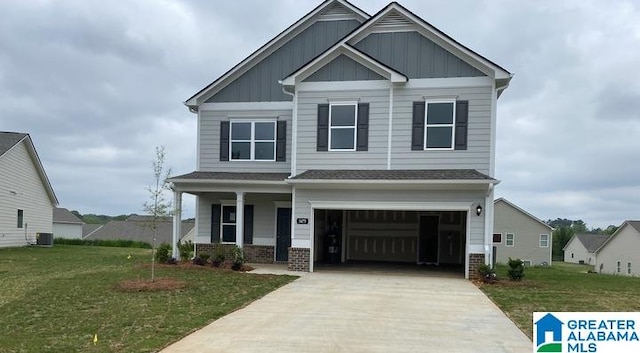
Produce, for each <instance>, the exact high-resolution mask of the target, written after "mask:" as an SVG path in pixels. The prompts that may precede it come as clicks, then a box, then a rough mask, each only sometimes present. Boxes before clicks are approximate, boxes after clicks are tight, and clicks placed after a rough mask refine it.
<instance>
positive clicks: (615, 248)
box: [595, 221, 640, 276]
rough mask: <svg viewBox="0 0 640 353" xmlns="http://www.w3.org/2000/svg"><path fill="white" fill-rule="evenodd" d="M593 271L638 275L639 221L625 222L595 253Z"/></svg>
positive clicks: (639, 265) (639, 272)
mask: <svg viewBox="0 0 640 353" xmlns="http://www.w3.org/2000/svg"><path fill="white" fill-rule="evenodd" d="M595 254H596V261H595V270H596V271H597V272H599V273H608V274H616V275H625V276H639V275H640V221H625V222H624V223H623V224H622V225H621V226H620V228H618V230H616V231H615V233H613V234H612V235H611V236H610V237H609V238H608V239H607V240H606V241H604V242H603V243H602V245H600V246H599V247H598V248H597V249H596V251H595Z"/></svg>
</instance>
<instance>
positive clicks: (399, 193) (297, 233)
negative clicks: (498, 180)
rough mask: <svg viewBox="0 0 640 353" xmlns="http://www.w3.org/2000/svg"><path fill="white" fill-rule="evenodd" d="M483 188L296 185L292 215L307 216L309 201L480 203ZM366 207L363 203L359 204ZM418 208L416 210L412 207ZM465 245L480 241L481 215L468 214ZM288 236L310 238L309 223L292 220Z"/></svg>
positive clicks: (301, 238) (309, 210)
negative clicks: (325, 186) (322, 186)
mask: <svg viewBox="0 0 640 353" xmlns="http://www.w3.org/2000/svg"><path fill="white" fill-rule="evenodd" d="M485 194H486V191H466V190H378V189H376V190H372V189H362V190H349V189H324V188H323V189H301V188H296V192H295V200H294V203H295V207H294V212H295V214H294V215H293V218H294V219H297V218H307V219H311V218H312V214H311V202H314V201H315V202H318V201H349V202H352V201H354V200H357V201H358V202H361V203H363V204H366V202H389V203H391V202H444V203H446V202H464V203H469V204H474V205H477V204H480V205H482V206H483V208H485V209H486V207H485V205H484V200H485ZM363 209H365V210H366V206H365V207H364V208H363ZM416 211H418V210H416ZM470 218H471V223H470V230H471V234H470V235H469V245H483V244H484V217H478V216H476V215H475V214H472V215H471V217H470ZM292 240H294V241H295V240H298V241H302V242H305V241H309V242H311V241H312V240H313V234H311V227H310V226H309V225H308V224H294V229H293V235H292Z"/></svg>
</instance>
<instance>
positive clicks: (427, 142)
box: [170, 0, 511, 277]
mask: <svg viewBox="0 0 640 353" xmlns="http://www.w3.org/2000/svg"><path fill="white" fill-rule="evenodd" d="M487 40H488V41H491V40H497V41H499V40H500V38H497V37H496V38H487ZM213 70H214V71H215V70H217V69H213ZM203 75H205V76H208V75H209V73H207V72H203ZM510 80H511V74H510V73H509V72H508V71H507V70H505V69H504V68H503V67H501V66H500V65H498V64H496V63H495V62H492V61H491V60H489V59H487V58H486V57H484V56H482V55H480V54H478V53H477V52H475V51H473V50H471V49H469V48H467V47H465V46H464V45H463V44H461V43H460V42H458V41H456V40H455V39H453V38H451V37H450V36H448V35H447V34H445V33H444V32H442V31H441V30H439V29H438V28H436V27H434V26H433V25H431V24H430V23H428V22H426V21H425V20H423V19H422V18H420V17H419V16H418V15H416V14H415V13H413V12H411V11H410V10H408V9H406V8H405V7H403V6H402V5H400V4H398V3H397V2H392V3H390V4H388V5H387V6H386V7H384V8H383V9H382V10H380V11H379V12H377V13H376V14H375V15H369V14H367V13H366V12H364V11H362V10H361V9H359V8H357V7H356V6H354V5H353V4H351V3H349V2H348V1H344V0H326V1H324V2H322V3H321V4H320V5H319V6H318V7H316V8H315V9H313V10H312V11H311V12H309V13H308V14H307V15H305V16H304V17H303V18H301V19H300V20H298V21H297V22H295V23H294V24H293V25H291V26H290V27H288V28H287V29H286V30H284V31H283V32H282V33H280V34H278V35H277V36H276V37H275V38H274V39H272V40H271V41H269V42H268V43H266V44H265V45H264V46H262V47H260V48H259V49H258V50H257V51H255V52H254V53H253V54H251V55H250V56H249V57H247V58H246V59H245V60H243V61H242V62H240V63H238V64H237V65H235V66H234V67H233V68H231V69H230V70H229V71H228V72H226V73H225V74H223V75H222V76H221V77H220V78H218V79H217V80H216V81H214V82H212V83H211V84H210V85H208V86H207V87H204V88H203V89H201V90H199V91H198V92H197V93H195V94H194V95H193V96H192V97H191V98H189V99H187V100H186V102H185V105H186V106H187V107H188V108H189V110H190V111H191V112H192V113H195V114H196V115H195V116H194V118H195V119H197V126H198V129H197V134H198V136H194V137H195V138H194V140H195V141H197V142H198V146H197V163H196V168H197V169H196V170H195V171H193V172H192V173H188V174H184V175H180V176H176V177H173V178H171V179H170V182H171V183H172V187H173V189H174V190H175V192H174V205H176V206H178V207H177V212H176V213H175V216H174V241H173V243H174V244H175V243H176V242H177V240H178V239H179V237H180V235H181V231H180V224H181V223H180V207H179V205H180V204H181V199H182V194H183V193H189V194H193V195H196V199H197V201H196V234H195V242H196V250H197V251H198V252H200V251H205V252H209V251H211V250H212V248H213V247H214V246H215V244H220V243H221V244H227V245H228V246H233V245H237V246H239V247H242V248H243V249H244V252H245V257H246V259H247V261H250V262H274V261H275V262H282V263H288V265H289V268H290V269H291V270H296V271H313V270H314V265H315V264H316V263H322V262H338V263H344V262H355V261H375V262H378V263H379V264H381V265H384V264H385V263H397V262H404V263H408V264H423V265H433V266H439V265H446V266H447V267H448V268H455V269H457V270H458V273H459V274H460V275H461V276H463V275H464V276H465V277H468V276H469V274H472V275H476V273H477V271H476V268H477V266H478V265H479V264H481V263H491V256H492V253H491V239H492V233H493V229H492V228H493V195H494V186H495V185H496V184H498V180H496V179H495V178H494V175H495V151H496V119H497V104H498V97H499V96H500V95H501V94H502V93H503V91H504V90H505V89H506V88H507V87H508V85H509V82H510ZM194 133H196V132H195V131H194ZM177 255H178V253H177V248H174V256H177Z"/></svg>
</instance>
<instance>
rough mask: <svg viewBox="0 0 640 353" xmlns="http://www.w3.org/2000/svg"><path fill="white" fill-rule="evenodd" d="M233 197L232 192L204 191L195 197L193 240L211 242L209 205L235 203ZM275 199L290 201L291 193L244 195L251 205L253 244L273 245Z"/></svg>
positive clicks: (234, 197)
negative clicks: (196, 210) (194, 232)
mask: <svg viewBox="0 0 640 353" xmlns="http://www.w3.org/2000/svg"><path fill="white" fill-rule="evenodd" d="M235 199H236V195H235V194H232V193H206V194H204V195H201V196H198V197H197V201H196V202H197V203H198V213H197V215H196V222H197V225H198V227H197V229H198V234H196V236H195V239H196V241H195V242H197V243H201V244H209V243H210V242H211V205H212V204H217V203H222V201H225V202H226V201H232V203H233V204H235ZM275 201H291V194H246V195H245V204H246V205H253V244H255V245H271V246H274V245H275V229H276V228H275V227H276V223H275V222H276V205H275ZM225 204H226V203H225Z"/></svg>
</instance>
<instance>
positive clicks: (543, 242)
mask: <svg viewBox="0 0 640 353" xmlns="http://www.w3.org/2000/svg"><path fill="white" fill-rule="evenodd" d="M540 247H541V248H548V247H549V234H540Z"/></svg>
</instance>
